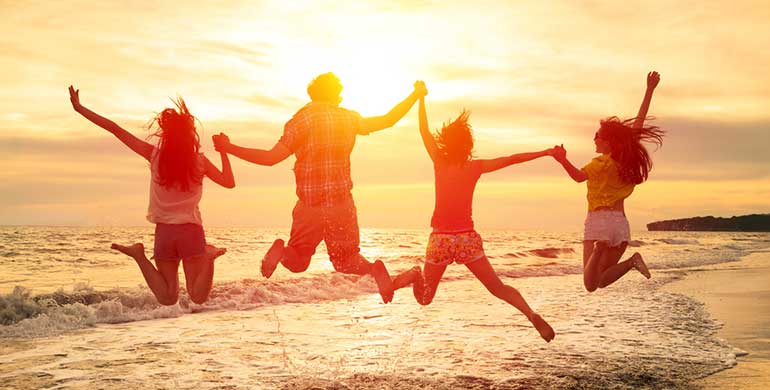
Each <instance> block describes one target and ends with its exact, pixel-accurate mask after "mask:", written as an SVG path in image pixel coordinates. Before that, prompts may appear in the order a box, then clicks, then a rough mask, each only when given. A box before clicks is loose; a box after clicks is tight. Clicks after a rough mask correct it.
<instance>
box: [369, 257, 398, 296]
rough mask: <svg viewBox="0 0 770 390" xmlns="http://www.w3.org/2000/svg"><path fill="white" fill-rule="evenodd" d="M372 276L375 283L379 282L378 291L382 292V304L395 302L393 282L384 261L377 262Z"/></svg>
mask: <svg viewBox="0 0 770 390" xmlns="http://www.w3.org/2000/svg"><path fill="white" fill-rule="evenodd" d="M372 276H373V277H374V281H375V282H377V289H379V290H380V296H381V297H382V303H388V302H390V301H392V300H393V281H392V280H391V279H390V275H389V274H388V269H387V268H385V264H383V263H382V261H380V260H377V261H375V262H374V267H372Z"/></svg>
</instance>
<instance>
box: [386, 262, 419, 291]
mask: <svg viewBox="0 0 770 390" xmlns="http://www.w3.org/2000/svg"><path fill="white" fill-rule="evenodd" d="M419 280H422V270H421V269H420V267H418V266H414V267H412V268H410V269H409V270H408V271H404V272H402V273H400V274H398V275H396V277H395V278H393V291H396V290H398V289H401V288H404V287H406V286H408V285H410V284H414V283H416V282H417V281H419Z"/></svg>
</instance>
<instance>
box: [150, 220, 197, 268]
mask: <svg viewBox="0 0 770 390" xmlns="http://www.w3.org/2000/svg"><path fill="white" fill-rule="evenodd" d="M205 252H206V235H205V234H204V233H203V226H201V225H198V224H194V223H185V224H165V223H159V224H156V225H155V246H154V248H153V258H155V260H159V261H165V260H170V261H173V260H181V259H190V258H193V257H196V256H200V255H202V254H204V253H205Z"/></svg>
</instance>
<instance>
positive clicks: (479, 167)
mask: <svg viewBox="0 0 770 390" xmlns="http://www.w3.org/2000/svg"><path fill="white" fill-rule="evenodd" d="M483 165H484V162H483V161H481V160H471V171H472V172H473V174H474V175H475V176H476V177H481V174H482V173H483Z"/></svg>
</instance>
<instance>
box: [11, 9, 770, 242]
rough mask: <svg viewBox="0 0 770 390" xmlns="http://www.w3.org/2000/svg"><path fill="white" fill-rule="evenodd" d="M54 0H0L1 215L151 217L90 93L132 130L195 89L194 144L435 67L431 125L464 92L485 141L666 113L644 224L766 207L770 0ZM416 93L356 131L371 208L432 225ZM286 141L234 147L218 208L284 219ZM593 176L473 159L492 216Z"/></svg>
mask: <svg viewBox="0 0 770 390" xmlns="http://www.w3.org/2000/svg"><path fill="white" fill-rule="evenodd" d="M128 4H129V5H120V4H118V3H117V2H114V3H113V2H96V1H63V2H12V1H2V0H0V10H1V11H0V49H2V53H3V55H2V57H0V83H1V84H2V88H1V89H0V164H2V165H3V169H2V170H0V224H50V225H60V224H65V225H142V224H145V223H146V222H145V220H144V215H145V211H146V207H147V194H148V186H149V174H148V170H147V165H146V163H145V162H143V161H142V160H141V158H139V157H138V156H135V155H132V154H131V152H130V151H129V150H128V149H127V148H125V147H123V146H122V145H120V144H119V142H118V141H117V140H116V139H114V138H113V137H112V136H111V135H110V134H109V133H107V132H106V131H104V130H102V129H100V128H98V127H96V126H94V125H92V124H90V123H89V122H88V121H86V120H85V119H84V118H82V117H80V116H79V115H78V114H76V113H75V112H74V111H72V109H71V106H70V104H69V100H68V96H67V86H68V85H70V84H74V85H75V86H76V87H77V88H80V90H81V92H80V96H81V100H82V102H83V104H84V105H86V106H87V107H89V108H91V109H93V110H94V111H96V112H98V113H101V114H102V115H104V116H107V117H109V118H111V119H113V120H115V121H116V122H118V123H119V124H121V125H122V126H123V127H124V128H126V129H128V130H130V131H132V132H134V133H135V134H137V135H140V136H142V137H144V136H146V135H147V134H149V133H148V131H147V130H146V128H144V127H143V126H144V125H145V124H146V123H147V122H148V121H149V120H150V119H151V118H152V116H153V113H155V112H157V111H160V110H161V109H162V108H164V107H166V106H169V105H170V104H171V102H170V100H169V97H174V96H176V95H181V96H183V97H184V98H185V99H186V100H187V102H188V106H189V107H190V109H191V110H192V112H193V113H194V114H195V115H196V116H197V117H198V118H199V119H200V121H201V124H202V128H200V129H199V132H200V133H201V136H202V138H203V140H204V143H203V145H204V151H205V152H206V154H207V155H208V156H209V158H210V159H212V161H215V163H216V164H217V165H219V161H218V155H217V154H216V153H214V151H213V147H212V145H211V140H210V136H211V135H212V134H215V133H218V132H219V131H224V132H226V133H228V134H229V135H230V136H231V139H232V140H233V142H235V143H238V144H242V145H244V146H253V147H263V148H269V147H271V146H272V145H273V144H274V143H275V142H276V141H277V139H278V138H279V137H280V135H281V132H282V129H283V124H284V123H285V122H286V121H287V120H288V119H289V118H290V117H291V116H292V114H293V113H294V112H295V111H296V110H297V109H299V108H300V107H301V106H302V105H303V104H304V103H305V102H306V101H307V100H308V98H307V95H306V93H305V87H306V85H307V83H308V82H309V81H310V80H311V79H312V78H313V77H314V76H315V75H317V74H319V73H322V72H326V71H334V72H335V73H337V74H338V75H339V76H340V78H341V80H342V82H343V84H344V85H345V90H344V91H343V98H344V100H343V102H342V105H343V106H344V107H347V108H350V109H353V110H357V111H359V112H360V113H361V114H363V115H364V116H367V115H380V114H384V113H385V112H387V111H388V110H389V109H390V108H391V107H392V106H393V105H394V104H395V103H397V102H398V101H400V100H401V99H402V98H403V97H405V96H406V95H407V94H408V93H409V92H410V91H411V85H412V83H413V82H414V80H416V79H423V80H425V81H426V83H427V85H428V88H429V90H430V93H429V95H428V101H427V103H428V115H429V119H430V123H431V126H432V127H433V128H436V127H439V126H440V124H441V122H442V121H445V120H448V119H450V118H452V117H453V116H456V115H457V114H458V113H459V112H460V110H461V109H463V108H467V109H469V110H471V112H472V115H471V123H472V125H473V126H474V131H475V136H476V154H477V156H478V157H481V158H488V157H499V156H502V155H508V154H512V153H517V152H526V151H534V150H540V149H543V148H546V147H550V146H552V145H553V144H555V143H564V144H565V147H567V150H568V151H569V156H570V158H571V159H572V161H573V162H574V163H575V164H576V165H579V166H582V165H583V164H584V163H586V162H587V161H588V160H590V159H591V158H592V157H593V156H594V153H593V141H592V139H593V134H594V132H595V131H596V128H597V124H598V120H599V119H600V118H602V117H605V116H610V115H619V116H625V117H629V116H633V115H635V114H636V111H637V109H638V106H639V103H640V101H641V98H642V95H643V93H644V88H645V75H646V73H647V72H648V71H650V70H657V71H658V72H660V73H661V79H662V81H661V83H660V86H659V87H658V89H657V90H656V93H655V96H654V98H653V102H652V107H651V110H650V114H652V115H655V116H656V117H658V119H657V121H656V122H657V124H658V125H659V126H661V127H662V128H664V129H666V130H668V131H669V134H668V136H667V138H666V139H665V140H664V146H663V148H662V149H660V150H657V151H656V152H655V153H654V154H653V156H654V162H655V169H654V170H653V173H652V175H651V177H650V181H649V182H648V183H645V184H643V185H642V186H639V187H637V190H636V192H635V193H634V195H632V197H631V198H630V199H629V200H627V202H626V207H627V211H628V214H629V217H630V219H631V222H632V226H633V227H634V228H643V227H644V224H646V223H648V222H651V221H654V220H659V219H668V218H677V217H688V216H695V215H719V216H729V215H735V214H746V213H768V212H770V180H768V179H769V178H770V153H769V152H768V151H767V149H768V147H770V110H768V107H770V72H768V69H770V51H768V50H767V49H766V48H767V47H770V24H768V21H770V3H768V2H767V1H732V2H721V1H713V2H702V1H680V2H669V1H649V2H639V3H635V4H631V3H626V2H598V1H597V2H594V1H581V2H567V1H563V2H541V1H531V2H511V1H476V2H467V1H463V2H460V1H457V2H454V1H441V2H435V3H433V2H428V1H401V2H398V1H393V2H383V1H350V2H340V1H317V0H316V1H306V2H301V1H291V2H288V1H261V2H260V1H231V2H214V1H187V2H164V3H163V4H162V5H158V4H155V2H152V1H146V2H142V1H135V2H130V3H128ZM416 119H417V110H416V109H414V110H412V111H411V112H410V113H409V114H407V116H406V117H405V118H404V119H403V120H402V121H401V122H400V123H399V124H398V125H397V126H395V127H394V128H392V129H389V130H385V131H382V132H379V133H376V134H373V135H371V136H368V137H359V139H358V142H357V145H356V149H355V151H354V152H353V156H352V164H353V180H354V183H355V189H354V196H355V197H356V201H357V203H358V206H359V207H358V209H359V221H360V224H361V226H362V227H367V226H370V227H427V226H428V224H429V221H430V215H431V213H432V207H433V188H432V169H431V165H430V162H429V159H428V157H427V154H426V153H425V151H424V150H423V147H422V144H421V143H420V138H419V134H418V132H417V128H416ZM293 161H294V159H293V157H290V158H289V159H288V160H287V161H285V162H283V163H281V164H279V165H276V166H275V167H272V168H267V167H260V166H256V165H251V164H248V163H245V162H243V161H239V160H236V159H233V163H234V170H235V175H236V183H237V187H236V188H235V189H233V190H226V189H223V188H218V187H216V185H215V184H213V183H211V182H207V184H206V189H205V193H204V200H203V202H202V204H201V209H202V212H203V216H204V220H205V223H206V225H210V226H214V225H220V226H221V225H252V226H271V227H286V228H288V226H289V223H290V216H291V208H292V205H293V203H294V201H295V199H296V197H295V195H294V188H293V175H292V172H291V167H292V164H293ZM584 214H585V187H584V185H582V184H575V183H573V182H571V180H569V179H568V177H567V176H566V175H565V174H564V173H563V171H562V170H561V168H560V167H559V166H558V165H557V164H555V163H554V162H553V161H551V160H547V159H543V160H542V161H536V162H533V163H527V164H523V165H518V166H512V167H510V168H507V169H505V170H504V171H501V172H496V173H493V174H490V175H488V176H485V177H484V178H482V179H481V182H480V183H479V186H478V187H477V191H476V199H475V204H474V217H475V219H476V223H477V226H478V228H479V229H480V230H483V229H484V228H489V229H492V228H514V229H574V230H578V229H579V228H580V224H581V223H582V220H583V218H584Z"/></svg>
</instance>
